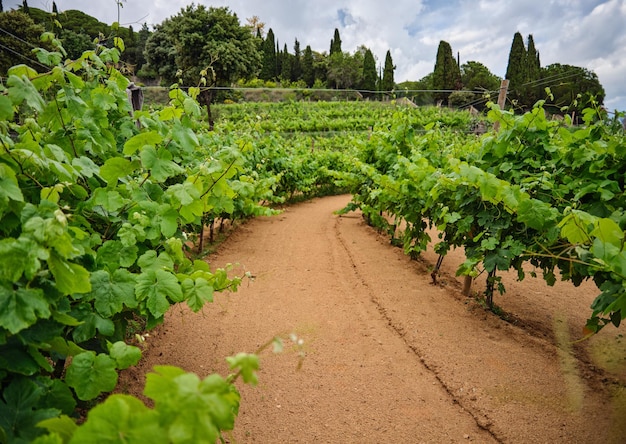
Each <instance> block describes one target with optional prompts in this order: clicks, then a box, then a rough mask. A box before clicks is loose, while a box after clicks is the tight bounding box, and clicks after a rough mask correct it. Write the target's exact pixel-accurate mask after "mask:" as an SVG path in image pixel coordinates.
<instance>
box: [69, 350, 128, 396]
mask: <svg viewBox="0 0 626 444" xmlns="http://www.w3.org/2000/svg"><path fill="white" fill-rule="evenodd" d="M65 381H66V382H67V384H68V385H69V386H70V387H72V388H73V389H74V391H75V392H76V396H78V399H80V400H82V401H88V400H90V399H94V398H95V397H96V396H98V395H99V394H100V393H103V392H110V391H112V390H113V389H114V388H115V386H116V385H117V372H116V371H115V361H114V360H113V358H111V357H110V356H109V355H105V354H99V355H96V353H95V352H92V351H89V352H84V353H81V354H79V355H76V356H74V358H73V359H72V363H71V364H70V365H69V367H68V368H67V374H66V376H65Z"/></svg>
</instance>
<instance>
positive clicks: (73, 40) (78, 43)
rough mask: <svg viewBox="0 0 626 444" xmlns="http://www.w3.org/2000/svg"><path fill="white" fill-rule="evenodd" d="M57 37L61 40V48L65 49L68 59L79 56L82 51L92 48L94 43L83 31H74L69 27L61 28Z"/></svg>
mask: <svg viewBox="0 0 626 444" xmlns="http://www.w3.org/2000/svg"><path fill="white" fill-rule="evenodd" d="M59 39H60V40H61V41H62V42H63V48H65V51H67V56H68V57H69V58H70V59H77V58H79V57H80V56H81V55H82V54H83V52H85V51H87V50H89V49H94V46H95V45H94V43H93V40H92V39H91V37H89V36H88V35H87V34H84V33H76V32H74V31H71V30H69V29H61V32H60V33H59Z"/></svg>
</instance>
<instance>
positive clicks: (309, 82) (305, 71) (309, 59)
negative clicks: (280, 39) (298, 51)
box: [302, 45, 315, 88]
mask: <svg viewBox="0 0 626 444" xmlns="http://www.w3.org/2000/svg"><path fill="white" fill-rule="evenodd" d="M302 80H304V83H306V86H308V87H309V88H310V87H312V86H313V84H314V83H315V67H314V66H313V50H312V49H311V46H310V45H307V47H306V48H304V55H303V56H302Z"/></svg>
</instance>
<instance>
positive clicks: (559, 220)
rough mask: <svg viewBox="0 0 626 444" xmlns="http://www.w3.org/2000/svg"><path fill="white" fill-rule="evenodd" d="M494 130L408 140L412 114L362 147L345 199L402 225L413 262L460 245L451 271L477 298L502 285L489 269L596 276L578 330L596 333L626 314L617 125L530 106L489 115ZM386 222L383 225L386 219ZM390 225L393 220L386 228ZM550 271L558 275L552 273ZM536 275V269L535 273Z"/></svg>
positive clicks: (590, 115) (377, 218) (625, 223)
mask: <svg viewBox="0 0 626 444" xmlns="http://www.w3.org/2000/svg"><path fill="white" fill-rule="evenodd" d="M490 117H491V119H492V120H493V121H499V122H500V126H501V130H500V132H499V133H497V134H495V135H494V134H487V135H485V136H483V137H482V138H476V137H472V136H464V135H462V134H460V133H454V132H450V131H447V130H445V131H444V130H442V129H441V128H437V127H434V128H432V129H431V130H430V131H429V132H427V133H426V134H423V135H419V136H416V134H415V132H414V131H411V130H410V131H407V128H410V125H409V123H408V122H409V121H410V117H409V116H407V115H398V118H397V119H396V121H395V122H394V125H393V126H392V128H391V129H390V130H384V131H380V132H379V131H375V133H374V135H373V136H372V138H371V139H370V141H369V142H368V143H367V144H366V146H365V148H364V149H363V150H362V154H361V156H360V161H361V163H360V165H359V172H358V173H356V174H354V175H353V176H352V177H350V178H349V179H348V180H349V181H350V182H351V183H352V184H353V186H352V190H353V191H354V199H353V203H352V204H351V205H349V206H348V207H347V210H349V209H352V208H355V207H360V208H361V209H362V210H363V212H364V214H365V215H366V217H368V219H370V221H371V222H372V223H374V224H378V225H379V226H383V227H387V228H388V229H389V231H390V233H393V232H394V231H395V226H396V225H397V224H398V223H401V222H403V223H405V225H406V229H405V231H404V238H403V241H404V247H405V250H406V251H407V252H409V253H412V254H419V252H420V251H422V250H424V249H425V248H426V246H427V244H428V242H429V241H430V239H429V236H428V234H427V232H426V228H427V227H428V226H434V227H437V228H438V230H439V232H440V233H441V234H440V237H439V239H438V240H436V244H435V251H436V252H437V253H439V254H440V255H441V257H443V256H445V254H446V253H447V252H448V251H449V250H450V249H451V248H453V247H463V248H464V249H465V254H466V258H467V259H466V261H465V262H464V263H463V264H462V265H461V266H460V268H459V269H458V274H461V275H470V276H477V275H478V274H480V273H482V272H484V273H486V275H487V291H486V297H487V301H488V303H489V304H490V305H491V304H492V303H493V292H494V290H495V289H498V290H500V292H504V291H505V289H504V287H503V285H502V283H501V281H500V277H499V276H498V274H497V273H498V271H505V270H510V269H513V270H516V271H517V273H518V276H519V278H520V279H523V278H524V277H525V272H524V268H523V265H524V263H526V262H529V263H531V264H532V265H533V266H534V269H535V270H537V271H538V272H540V273H541V274H542V276H543V278H544V279H545V280H546V281H547V282H548V283H549V284H554V282H555V281H556V279H557V274H558V275H560V276H561V278H562V279H565V280H570V281H572V282H573V283H574V284H575V285H578V284H580V282H582V281H583V280H585V279H593V280H594V282H595V283H596V285H597V286H598V288H599V290H600V295H599V296H598V297H597V299H596V300H595V302H594V303H593V305H592V310H593V311H592V313H591V316H590V319H589V320H588V323H587V327H588V329H589V330H590V331H591V332H596V331H598V330H599V329H601V328H602V327H603V326H605V325H607V324H609V323H612V324H614V325H615V326H619V324H620V322H621V320H622V319H623V318H624V317H626V251H625V250H624V228H626V217H625V216H624V215H625V213H624V208H626V202H625V197H624V173H625V172H626V163H625V162H624V160H625V159H624V156H625V155H626V144H625V140H624V133H623V131H622V130H621V129H620V126H619V125H618V122H617V121H616V120H615V119H614V120H611V119H608V118H606V116H604V115H602V111H601V110H598V109H588V110H586V111H585V114H584V117H585V125H584V126H582V127H576V126H573V125H571V124H570V122H568V121H567V120H566V121H564V122H559V121H550V120H548V119H547V117H546V114H545V113H544V111H543V108H542V107H541V103H540V104H538V106H537V107H536V108H534V109H533V110H532V111H531V112H528V113H526V114H524V115H522V116H514V115H512V114H509V113H506V112H500V111H499V110H498V109H497V108H495V107H494V108H493V109H492V111H491V112H490ZM383 215H384V216H386V217H383ZM389 217H390V218H391V220H392V221H395V223H390V222H389V221H388V220H389ZM557 271H558V273H557ZM533 274H534V273H533Z"/></svg>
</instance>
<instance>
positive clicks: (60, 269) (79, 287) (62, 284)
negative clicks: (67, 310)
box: [48, 254, 91, 294]
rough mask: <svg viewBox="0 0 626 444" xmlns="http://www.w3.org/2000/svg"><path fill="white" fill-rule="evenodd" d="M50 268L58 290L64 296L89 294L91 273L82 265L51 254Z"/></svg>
mask: <svg viewBox="0 0 626 444" xmlns="http://www.w3.org/2000/svg"><path fill="white" fill-rule="evenodd" d="M48 267H50V271H51V272H52V275H53V276H54V279H55V282H56V287H57V289H58V290H59V291H60V292H61V293H63V294H75V293H89V292H90V291H91V282H90V280H89V272H88V271H87V270H85V268H84V267H83V266H81V265H78V264H74V263H71V262H67V261H65V260H63V259H61V258H59V257H58V256H57V255H56V254H51V255H50V258H49V259H48Z"/></svg>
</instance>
